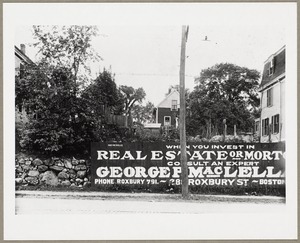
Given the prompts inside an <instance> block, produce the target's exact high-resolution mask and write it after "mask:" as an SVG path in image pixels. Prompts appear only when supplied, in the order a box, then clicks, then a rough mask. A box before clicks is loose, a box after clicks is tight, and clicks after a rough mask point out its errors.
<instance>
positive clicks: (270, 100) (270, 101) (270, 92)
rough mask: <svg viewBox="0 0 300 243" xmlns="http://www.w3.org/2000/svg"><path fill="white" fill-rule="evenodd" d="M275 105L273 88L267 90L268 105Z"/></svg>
mask: <svg viewBox="0 0 300 243" xmlns="http://www.w3.org/2000/svg"><path fill="white" fill-rule="evenodd" d="M272 105H273V88H270V89H268V90H267V106H268V107H269V106H272Z"/></svg>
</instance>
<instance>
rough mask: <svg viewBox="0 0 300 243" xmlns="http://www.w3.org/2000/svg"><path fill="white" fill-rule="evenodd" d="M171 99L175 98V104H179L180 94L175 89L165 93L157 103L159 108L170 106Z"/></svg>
mask: <svg viewBox="0 0 300 243" xmlns="http://www.w3.org/2000/svg"><path fill="white" fill-rule="evenodd" d="M172 100H177V105H179V100H180V94H179V92H178V91H177V90H175V89H174V90H173V91H171V92H170V94H168V95H167V97H165V98H164V99H163V100H162V101H161V102H160V103H159V104H158V105H157V107H160V108H163V107H164V108H171V105H172Z"/></svg>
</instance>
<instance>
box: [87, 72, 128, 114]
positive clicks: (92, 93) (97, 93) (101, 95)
mask: <svg viewBox="0 0 300 243" xmlns="http://www.w3.org/2000/svg"><path fill="white" fill-rule="evenodd" d="M82 98H83V100H84V102H85V103H86V105H87V108H88V109H90V110H91V112H93V113H96V114H98V115H101V114H103V111H102V110H103V106H105V107H109V108H110V109H111V111H112V112H113V113H114V114H116V115H119V114H121V113H122V110H123V107H124V102H123V96H122V94H121V93H120V90H119V89H118V88H117V85H116V83H115V80H114V75H113V74H112V73H111V72H109V71H107V70H105V69H104V70H103V72H101V73H100V74H99V75H98V77H97V78H96V79H95V80H94V81H93V82H92V83H91V84H90V85H89V86H88V87H87V88H86V89H85V90H84V92H83V94H82Z"/></svg>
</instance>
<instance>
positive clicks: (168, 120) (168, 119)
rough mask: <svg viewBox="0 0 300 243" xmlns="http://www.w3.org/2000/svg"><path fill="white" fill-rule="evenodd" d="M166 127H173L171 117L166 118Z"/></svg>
mask: <svg viewBox="0 0 300 243" xmlns="http://www.w3.org/2000/svg"><path fill="white" fill-rule="evenodd" d="M164 125H165V126H171V117H170V116H165V117H164Z"/></svg>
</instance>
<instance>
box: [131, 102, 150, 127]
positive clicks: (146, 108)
mask: <svg viewBox="0 0 300 243" xmlns="http://www.w3.org/2000/svg"><path fill="white" fill-rule="evenodd" d="M153 109H154V104H153V103H151V102H150V101H148V102H147V104H146V105H141V104H135V105H133V107H132V118H133V120H134V121H136V122H137V123H138V124H142V123H147V122H148V123H150V122H153Z"/></svg>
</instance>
